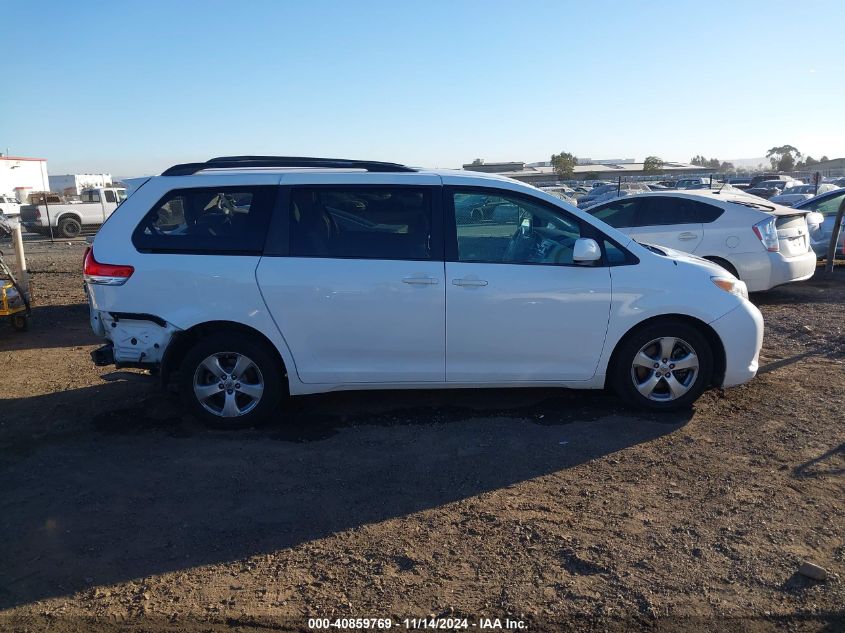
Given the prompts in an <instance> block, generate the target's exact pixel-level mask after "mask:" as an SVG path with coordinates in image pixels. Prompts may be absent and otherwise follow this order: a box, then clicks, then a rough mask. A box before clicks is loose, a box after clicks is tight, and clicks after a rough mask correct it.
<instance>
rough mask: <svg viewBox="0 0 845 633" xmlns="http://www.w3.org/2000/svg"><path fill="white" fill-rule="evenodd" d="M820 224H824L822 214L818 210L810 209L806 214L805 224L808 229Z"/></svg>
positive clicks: (815, 227)
mask: <svg viewBox="0 0 845 633" xmlns="http://www.w3.org/2000/svg"><path fill="white" fill-rule="evenodd" d="M822 224H824V215H822V214H821V213H819V212H818V211H810V212H809V213H808V214H807V226H808V227H809V228H810V231H815V230H816V229H818V228H819V226H821V225H822Z"/></svg>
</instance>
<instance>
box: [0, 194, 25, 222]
mask: <svg viewBox="0 0 845 633" xmlns="http://www.w3.org/2000/svg"><path fill="white" fill-rule="evenodd" d="M0 213H2V214H3V215H5V216H6V217H7V218H16V217H18V216H19V215H20V214H21V203H20V200H18V199H17V198H14V197H12V196H0Z"/></svg>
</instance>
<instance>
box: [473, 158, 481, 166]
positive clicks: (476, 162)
mask: <svg viewBox="0 0 845 633" xmlns="http://www.w3.org/2000/svg"><path fill="white" fill-rule="evenodd" d="M483 164H484V159H483V158H475V159H473V161H472V162H471V163H470V165H483Z"/></svg>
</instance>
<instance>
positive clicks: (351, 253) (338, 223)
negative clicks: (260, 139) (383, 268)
mask: <svg viewBox="0 0 845 633" xmlns="http://www.w3.org/2000/svg"><path fill="white" fill-rule="evenodd" d="M431 235H432V210H431V192H430V191H428V190H426V189H421V188H413V187H313V188H311V187H309V188H299V187H297V188H294V189H292V190H291V203H290V254H291V255H292V256H294V257H329V258H332V257H337V258H358V259H410V260H427V259H432V248H431V246H432V237H431Z"/></svg>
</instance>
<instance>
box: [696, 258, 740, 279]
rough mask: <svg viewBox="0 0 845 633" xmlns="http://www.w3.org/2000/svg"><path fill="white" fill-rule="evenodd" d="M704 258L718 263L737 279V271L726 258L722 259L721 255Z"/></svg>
mask: <svg viewBox="0 0 845 633" xmlns="http://www.w3.org/2000/svg"><path fill="white" fill-rule="evenodd" d="M704 259H706V260H707V261H710V262H713V263H714V264H718V265H719V266H721V267H722V268H724V269H725V270H727V271H728V272H729V273H730V274H732V275H733V276H734V277H736V278H737V279H739V273H738V272H737V271H736V268H734V267H733V264H731V263H730V262H729V261H728V260H726V259H722V258H721V257H705V258H704Z"/></svg>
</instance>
